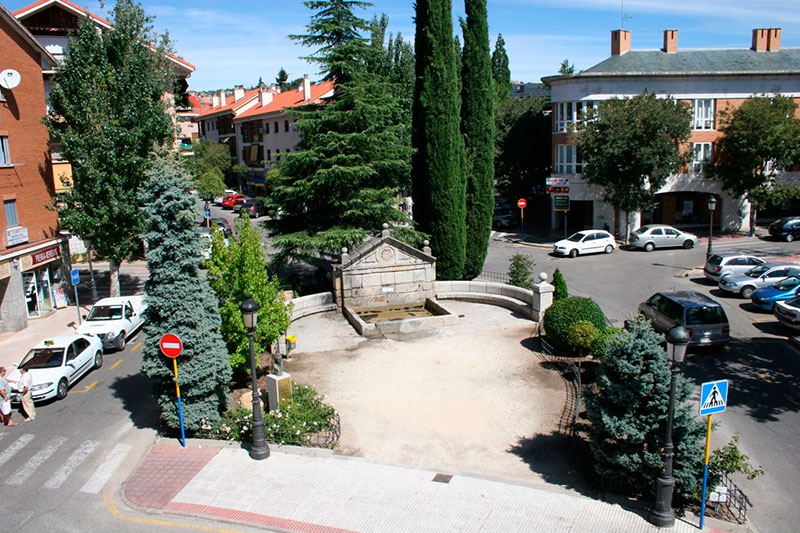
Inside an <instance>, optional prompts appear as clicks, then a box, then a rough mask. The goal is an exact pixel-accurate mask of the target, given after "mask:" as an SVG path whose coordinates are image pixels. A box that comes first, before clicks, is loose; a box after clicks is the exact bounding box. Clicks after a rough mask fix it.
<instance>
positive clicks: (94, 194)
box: [46, 0, 174, 296]
mask: <svg viewBox="0 0 800 533" xmlns="http://www.w3.org/2000/svg"><path fill="white" fill-rule="evenodd" d="M112 15H113V17H112V18H113V26H111V27H110V28H107V29H103V30H102V31H98V29H97V27H96V26H95V24H94V23H93V22H90V21H89V20H88V19H83V20H81V21H80V22H79V24H78V29H77V32H76V33H75V35H73V36H72V37H71V38H70V40H69V53H68V54H67V55H66V57H65V59H64V62H63V64H62V65H61V66H60V67H59V68H58V70H57V71H56V73H55V75H54V76H53V79H52V83H51V90H50V97H49V102H48V103H49V111H48V116H47V119H46V123H47V126H48V128H49V129H50V131H51V133H52V134H53V135H55V136H59V137H60V138H61V142H62V144H63V147H64V154H65V156H66V157H67V159H69V161H70V164H71V165H72V178H71V181H72V184H71V185H72V186H71V188H70V189H69V190H68V191H66V192H63V193H60V194H58V195H57V197H56V198H55V200H54V202H53V205H54V206H55V208H56V209H57V210H58V214H59V218H60V221H61V225H62V227H64V228H67V229H70V230H72V231H73V233H75V234H77V235H80V236H82V237H84V238H85V239H88V240H89V241H90V242H91V245H92V248H93V249H94V250H95V251H96V252H97V253H98V254H99V255H100V256H101V257H104V258H107V259H109V261H110V266H109V273H110V278H111V290H110V294H111V296H118V295H119V291H120V287H119V265H120V263H122V261H124V260H126V259H128V258H129V257H130V256H131V254H132V253H133V252H134V251H136V250H138V248H139V246H140V243H141V235H142V230H143V229H144V220H143V214H142V209H141V207H142V204H141V203H140V201H139V198H138V193H139V189H140V188H141V186H142V185H143V183H144V182H145V180H146V178H145V170H146V169H147V168H148V166H149V165H150V162H151V150H152V149H153V146H154V145H155V146H161V145H162V144H165V143H167V144H168V143H170V141H171V139H172V138H173V137H174V129H173V124H172V120H171V118H170V115H169V114H168V113H167V109H166V102H165V100H164V99H163V95H164V93H165V91H166V90H167V89H171V88H172V87H171V80H172V73H171V71H170V63H169V61H168V59H167V56H166V52H167V51H168V48H167V47H168V46H169V42H168V40H167V38H166V37H164V36H162V37H159V36H156V35H154V34H153V33H152V29H151V22H152V20H151V19H150V18H149V17H147V16H146V15H145V13H144V11H143V9H142V7H141V6H140V5H139V4H134V3H133V2H132V1H131V0H119V1H118V2H117V3H116V5H115V7H114V8H113V10H112ZM157 42H160V43H161V44H157Z"/></svg>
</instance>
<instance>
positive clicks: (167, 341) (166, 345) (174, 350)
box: [158, 333, 183, 359]
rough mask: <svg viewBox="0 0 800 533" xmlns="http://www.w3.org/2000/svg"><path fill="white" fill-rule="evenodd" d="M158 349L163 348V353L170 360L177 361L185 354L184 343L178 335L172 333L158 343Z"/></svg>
mask: <svg viewBox="0 0 800 533" xmlns="http://www.w3.org/2000/svg"><path fill="white" fill-rule="evenodd" d="M158 347H159V348H161V353H163V354H164V355H166V356H167V357H169V358H170V359H175V358H176V357H178V356H179V355H180V354H181V352H183V342H181V339H180V338H179V337H178V336H177V335H174V334H172V333H167V334H166V335H164V336H162V337H161V340H160V341H159V342H158Z"/></svg>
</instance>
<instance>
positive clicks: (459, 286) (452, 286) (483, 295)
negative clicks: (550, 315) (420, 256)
mask: <svg viewBox="0 0 800 533" xmlns="http://www.w3.org/2000/svg"><path fill="white" fill-rule="evenodd" d="M435 288H436V298H437V299H439V300H461V301H465V302H475V303H481V304H487V305H496V306H498V307H503V308H505V309H508V310H509V311H513V312H515V313H519V314H521V315H524V316H527V317H529V318H531V319H533V320H536V318H537V317H536V315H535V313H534V312H533V292H532V291H530V290H528V289H523V288H521V287H515V286H513V285H506V284H505V283H493V282H490V281H437V282H436V283H435Z"/></svg>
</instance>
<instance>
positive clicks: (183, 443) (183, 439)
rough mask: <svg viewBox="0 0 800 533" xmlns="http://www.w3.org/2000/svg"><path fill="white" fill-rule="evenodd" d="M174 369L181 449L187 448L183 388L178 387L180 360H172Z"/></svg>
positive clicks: (174, 358)
mask: <svg viewBox="0 0 800 533" xmlns="http://www.w3.org/2000/svg"><path fill="white" fill-rule="evenodd" d="M172 367H173V368H174V370H175V394H176V395H177V396H178V420H180V423H181V448H186V432H185V430H184V428H183V402H182V401H181V387H180V385H178V358H177V357H173V358H172Z"/></svg>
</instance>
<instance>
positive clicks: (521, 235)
mask: <svg viewBox="0 0 800 533" xmlns="http://www.w3.org/2000/svg"><path fill="white" fill-rule="evenodd" d="M527 205H528V201H527V200H526V199H525V198H520V199H519V200H517V207H519V221H520V228H519V240H520V242H525V207H526V206H527Z"/></svg>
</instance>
